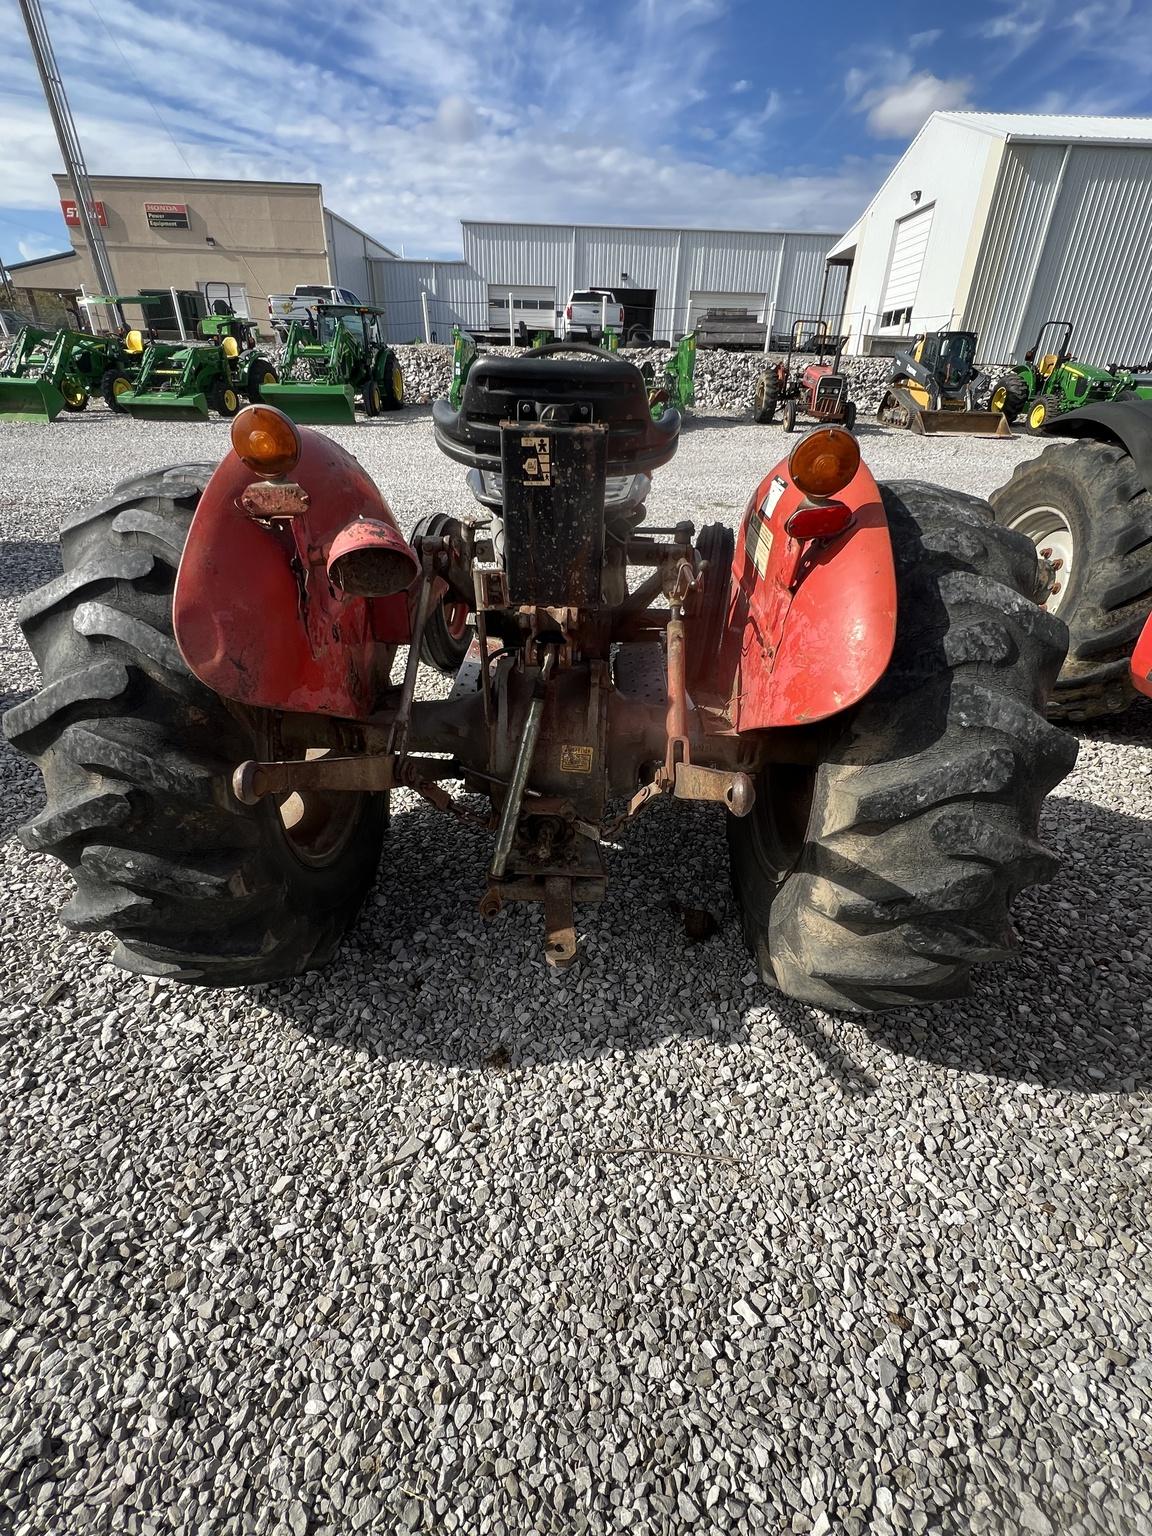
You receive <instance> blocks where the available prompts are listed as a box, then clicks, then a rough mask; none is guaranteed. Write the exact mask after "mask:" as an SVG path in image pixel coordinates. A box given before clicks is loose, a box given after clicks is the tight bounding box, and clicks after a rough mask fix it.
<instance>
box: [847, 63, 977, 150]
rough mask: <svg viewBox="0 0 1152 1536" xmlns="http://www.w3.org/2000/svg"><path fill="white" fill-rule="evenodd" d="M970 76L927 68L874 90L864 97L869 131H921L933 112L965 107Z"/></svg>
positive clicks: (892, 135) (887, 134)
mask: <svg viewBox="0 0 1152 1536" xmlns="http://www.w3.org/2000/svg"><path fill="white" fill-rule="evenodd" d="M969 89H970V86H969V82H968V81H967V80H940V79H938V78H937V76H935V75H933V74H929V72H928V71H927V70H924V71H922V72H921V73H920V74H916V75H912V76H910V78H909V79H907V80H904V81H901V83H900V84H899V85H894V86H891V87H889V88H887V89H885V90H880V91H875V92H871V93H870V94H869V95H868V96H866V97H865V98H864V107H865V109H866V110H867V113H868V119H867V121H868V131H869V132H870V133H873V134H875V135H876V137H877V138H878V139H902V138H905V137H907V136H909V135H911V134H914V133H917V132H918V131H919V130H920V128H921V127H922V126H923V124H924V120H925V119H926V118H927V117H929V116H930V115H931V113H933V112H944V111H947V110H948V109H949V108H954V107H962V106H964V105H965V104H966V102H967V101H968V92H969Z"/></svg>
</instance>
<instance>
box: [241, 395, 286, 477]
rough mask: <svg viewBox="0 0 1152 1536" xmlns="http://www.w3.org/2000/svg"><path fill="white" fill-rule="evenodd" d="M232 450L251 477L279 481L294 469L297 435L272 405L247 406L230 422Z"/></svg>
mask: <svg viewBox="0 0 1152 1536" xmlns="http://www.w3.org/2000/svg"><path fill="white" fill-rule="evenodd" d="M232 447H233V448H234V449H235V451H236V455H237V457H238V458H240V459H242V460H243V462H244V463H245V464H247V466H248V468H249V469H250V470H252V472H253V473H254V474H257V475H259V476H260V477H261V478H262V479H265V480H279V479H281V478H282V477H283V476H284V475H289V474H291V473H292V471H293V470H294V469H295V468H296V465H297V463H298V462H299V459H300V447H301V444H300V434H299V432H298V431H297V430H296V426H295V423H294V422H292V421H290V420H289V419H288V417H287V416H285V414H284V412H283V411H278V410H277V409H276V407H275V406H273V405H249V406H246V407H245V408H244V410H242V411H241V412H240V414H239V416H237V417H236V418H235V419H234V421H233V422H232Z"/></svg>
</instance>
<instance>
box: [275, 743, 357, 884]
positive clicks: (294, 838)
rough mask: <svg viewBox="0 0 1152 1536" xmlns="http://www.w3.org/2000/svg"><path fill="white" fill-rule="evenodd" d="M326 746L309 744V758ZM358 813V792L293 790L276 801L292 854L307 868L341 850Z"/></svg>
mask: <svg viewBox="0 0 1152 1536" xmlns="http://www.w3.org/2000/svg"><path fill="white" fill-rule="evenodd" d="M328 751H329V749H328V748H327V747H309V748H308V749H307V751H306V752H305V753H304V757H305V758H306V759H308V760H309V761H311V760H312V759H314V758H317V757H327V756H328ZM359 812H360V797H359V795H346V794H329V795H324V794H315V793H312V794H309V793H301V792H300V791H299V790H292V791H291V792H290V793H288V794H286V795H283V796H281V798H280V799H279V800H277V801H276V813H277V816H278V818H279V821H280V830H281V832H282V834H283V836H284V841H285V843H286V844H287V846H288V848H289V850H290V851H291V853H292V856H293V857H294V858H295V859H297V860H298V861H299V862H300V863H301V864H305V865H307V866H308V868H309V869H322V868H323V867H324V866H325V865H327V864H331V863H332V862H333V861H334V860H335V859H337V858H338V857H339V856H340V854H341V853H342V852H343V851H344V849H345V847H346V846H347V844H348V841H349V839H350V838H351V836H352V834H353V832H354V830H355V827H356V822H357V819H358V817H359Z"/></svg>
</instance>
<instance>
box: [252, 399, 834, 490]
mask: <svg viewBox="0 0 1152 1536" xmlns="http://www.w3.org/2000/svg"><path fill="white" fill-rule="evenodd" d="M237 419H239V418H237ZM859 468H860V444H859V443H858V442H857V441H856V439H855V438H854V437H853V436H852V434H851V432H848V431H846V430H845V429H844V428H843V427H817V428H816V430H815V431H814V432H809V433H808V435H807V436H806V437H802V438H801V439H800V441H799V442H798V443H797V444H796V446H795V448H793V450H792V452H791V453H790V454H789V455H788V473H789V475H790V476H791V478H792V482H793V484H794V485H797V486H798V487H799V488H800V490H802V491H803V492H804V494H805V496H811V497H812V499H813V500H814V501H827V500H828V498H829V497H830V496H835V494H836V492H837V491H842V490H843V489H844V487H845V486H846V485H847V484H848V482H849V481H850V480H851V479H852V478H853V477H854V475H855V474H856V471H857V470H858V469H859Z"/></svg>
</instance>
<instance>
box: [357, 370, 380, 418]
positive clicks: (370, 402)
mask: <svg viewBox="0 0 1152 1536" xmlns="http://www.w3.org/2000/svg"><path fill="white" fill-rule="evenodd" d="M383 403H384V391H383V390H382V389H381V388H380V381H379V379H377V378H375V377H373V378H370V379H369V380H368V382H367V383H366V384H365V385H364V388H363V390H362V391H361V394H360V405H361V407H362V409H363V411H364V414H365V416H379V414H380V411H381V409H382V407H383Z"/></svg>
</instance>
